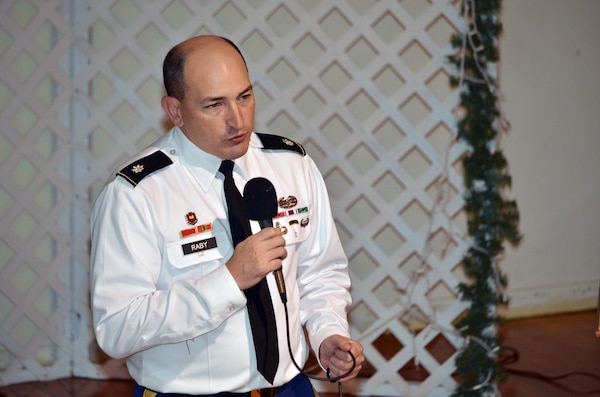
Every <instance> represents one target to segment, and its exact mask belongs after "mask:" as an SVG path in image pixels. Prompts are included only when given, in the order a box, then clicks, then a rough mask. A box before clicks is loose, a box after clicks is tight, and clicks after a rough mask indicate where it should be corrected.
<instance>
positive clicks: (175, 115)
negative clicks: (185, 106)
mask: <svg viewBox="0 0 600 397" xmlns="http://www.w3.org/2000/svg"><path fill="white" fill-rule="evenodd" d="M160 105H161V106H162V108H163V110H164V111H165V113H166V114H167V116H169V119H171V122H172V123H173V125H175V126H177V127H182V126H183V117H182V116H181V103H180V102H179V100H178V99H176V98H173V97H171V96H164V97H163V98H162V99H161V101H160Z"/></svg>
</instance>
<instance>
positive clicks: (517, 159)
mask: <svg viewBox="0 0 600 397" xmlns="http://www.w3.org/2000/svg"><path fill="white" fill-rule="evenodd" d="M503 11H504V12H503V23H504V34H503V36H502V41H501V57H502V58H501V62H500V79H501V87H502V92H503V93H504V95H505V101H504V111H505V112H506V116H507V117H508V119H509V121H510V123H511V125H512V128H511V131H510V133H509V135H508V137H506V138H504V140H503V146H504V148H505V155H506V156H507V158H508V162H509V164H510V172H511V174H512V176H513V189H512V194H513V195H514V197H515V198H516V200H517V202H518V204H519V208H520V211H521V226H520V228H521V231H522V233H523V234H524V239H523V241H522V243H521V245H520V246H519V247H518V248H516V249H514V250H509V251H508V253H507V256H506V260H505V261H504V268H505V270H506V271H507V273H508V276H509V294H510V296H511V298H512V303H511V305H510V310H509V313H510V315H513V316H523V315H530V314H546V313H553V312H558V311H565V310H578V309H585V308H591V307H596V303H597V296H598V284H599V280H600V259H599V258H600V244H599V236H600V200H599V195H600V173H598V170H599V169H600V155H598V150H599V149H600V127H599V122H600V113H599V103H600V79H599V78H598V76H597V73H598V72H599V71H600V46H599V45H598V39H599V38H600V26H599V25H598V23H597V16H598V15H599V13H600V2H598V1H595V0H570V1H564V0H538V1H532V0H528V1H506V2H504V9H503Z"/></svg>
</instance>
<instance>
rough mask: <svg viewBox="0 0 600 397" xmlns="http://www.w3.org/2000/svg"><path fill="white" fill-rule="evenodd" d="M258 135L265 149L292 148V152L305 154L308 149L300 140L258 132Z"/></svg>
mask: <svg viewBox="0 0 600 397" xmlns="http://www.w3.org/2000/svg"><path fill="white" fill-rule="evenodd" d="M256 135H258V137H259V138H260V140H261V142H262V144H263V146H264V148H265V149H269V150H291V151H292V152H296V153H300V154H301V155H303V156H305V155H306V151H305V150H304V147H303V146H302V145H301V144H299V143H298V142H294V141H292V140H291V139H288V138H285V137H282V136H279V135H271V134H263V133H260V132H257V133H256Z"/></svg>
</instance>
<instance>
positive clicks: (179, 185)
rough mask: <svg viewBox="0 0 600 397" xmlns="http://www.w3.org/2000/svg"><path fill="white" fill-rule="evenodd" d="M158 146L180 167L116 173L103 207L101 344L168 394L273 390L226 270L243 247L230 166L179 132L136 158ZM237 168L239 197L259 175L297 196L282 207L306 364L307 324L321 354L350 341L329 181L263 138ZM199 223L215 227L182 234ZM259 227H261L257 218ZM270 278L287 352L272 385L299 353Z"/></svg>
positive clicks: (96, 274)
mask: <svg viewBox="0 0 600 397" xmlns="http://www.w3.org/2000/svg"><path fill="white" fill-rule="evenodd" d="M157 150H161V151H163V152H164V153H165V154H167V155H168V156H169V158H170V159H171V160H172V161H173V164H171V165H169V166H167V167H165V168H162V169H160V170H158V171H156V172H155V173H153V174H151V175H148V176H146V177H145V178H144V179H143V180H142V181H141V182H140V183H139V184H138V185H137V186H135V187H134V186H132V184H131V183H129V182H127V180H126V179H125V178H121V177H116V178H114V179H113V180H111V181H110V182H109V183H108V184H107V186H106V187H105V188H104V189H103V190H102V192H101V193H100V195H99V197H98V199H97V201H96V204H95V206H94V210H93V214H92V255H91V263H92V268H91V290H92V313H93V322H94V330H95V332H96V338H97V340H98V343H99V345H100V347H101V348H102V349H103V350H104V351H105V352H106V353H107V354H108V355H110V356H112V357H115V358H124V357H126V358H127V366H128V369H129V372H130V374H131V375H132V377H133V378H134V379H135V380H136V381H137V382H138V383H139V384H141V385H143V386H144V387H147V388H149V389H153V390H156V391H159V392H173V393H187V394H212V393H217V392H221V391H231V392H245V391H249V390H252V389H257V388H264V387H271V385H270V384H269V383H268V382H267V381H266V380H265V379H264V378H263V377H262V376H261V375H260V373H259V372H258V371H257V369H256V359H255V353H254V346H253V343H252V333H251V329H250V324H249V320H248V314H247V311H246V299H245V297H244V294H243V292H242V291H240V289H239V288H238V286H237V284H236V282H235V281H234V279H233V277H232V276H231V274H230V273H229V271H228V270H227V268H226V266H224V264H225V263H226V262H227V260H228V259H229V258H230V257H231V255H232V254H233V245H232V242H231V237H230V232H229V224H228V222H227V208H226V204H225V198H224V196H223V177H222V175H221V174H219V173H218V172H217V170H218V168H219V165H220V163H221V159H219V158H217V157H215V156H212V155H210V154H207V153H205V152H203V151H202V150H200V149H199V148H198V147H196V146H195V145H194V144H192V143H191V142H190V141H189V140H188V139H187V138H186V137H185V135H183V133H182V132H181V130H180V129H179V128H177V127H175V128H173V129H172V130H171V131H170V132H169V133H167V134H166V135H165V136H163V137H161V138H160V139H159V140H158V141H156V142H155V143H154V144H153V145H152V146H151V147H149V148H148V149H146V150H145V151H143V152H142V153H140V154H139V155H138V156H137V157H135V158H134V159H132V161H133V160H136V159H139V158H142V157H144V156H146V155H148V154H151V153H153V152H155V151H157ZM235 164H236V166H235V168H234V170H233V174H234V179H235V181H236V185H237V186H238V188H239V190H240V191H243V186H244V185H245V183H246V182H247V181H248V180H249V179H251V178H254V177H257V176H261V177H265V178H267V179H269V180H270V181H271V182H272V183H273V185H274V186H275V190H276V193H277V197H278V198H284V199H285V198H288V197H294V198H295V199H296V200H297V205H296V206H295V207H294V208H290V209H281V208H280V209H279V210H280V211H281V214H280V215H279V216H278V217H277V218H276V219H274V224H275V226H279V227H281V228H282V230H285V231H286V234H285V235H284V238H285V240H286V249H287V252H288V256H287V258H286V259H285V260H284V261H283V274H284V278H285V282H286V287H287V296H288V309H289V313H290V335H291V338H290V339H291V347H292V351H293V353H294V357H295V359H296V361H297V362H298V363H299V364H300V365H301V366H302V365H303V364H304V363H305V361H306V359H307V357H308V344H307V341H306V340H305V338H304V333H303V331H302V325H305V326H306V330H307V333H308V335H309V339H310V344H311V345H312V346H314V347H315V349H318V347H319V346H320V344H321V342H322V341H323V340H324V339H325V338H326V337H328V336H330V335H333V334H340V335H344V336H349V333H348V324H347V320H346V308H347V306H348V305H349V304H350V296H349V293H348V288H349V285H350V280H349V277H348V273H347V259H346V256H345V254H344V252H343V249H342V246H341V243H340V240H339V237H338V234H337V231H336V229H335V225H334V222H333V217H332V214H331V209H330V205H329V200H328V196H327V192H326V188H325V184H324V182H323V179H322V177H321V174H320V173H319V171H318V170H317V167H316V165H315V164H314V162H313V160H312V159H311V158H310V157H309V156H302V155H299V154H298V153H294V152H291V151H279V150H265V149H264V148H263V145H262V143H261V141H260V138H259V137H258V136H257V135H256V134H253V135H252V137H251V141H250V147H249V149H248V152H247V153H246V154H245V155H244V156H243V157H241V158H239V159H236V160H235ZM194 220H195V221H196V222H195V223H194V224H193V225H192V224H190V223H189V222H190V221H191V222H193V221H194ZM198 225H208V226H209V227H207V228H196V230H195V232H193V233H191V234H190V233H187V234H186V233H182V231H184V230H189V229H190V228H192V229H193V228H195V227H196V226H198ZM251 226H252V229H253V232H255V233H256V232H258V231H259V230H260V226H259V225H258V223H257V222H255V221H251ZM209 243H210V244H209ZM184 247H187V249H184ZM211 247H212V248H211ZM267 282H268V284H269V288H270V289H271V295H272V298H273V305H274V309H275V315H276V318H277V327H278V330H277V331H278V338H279V344H280V346H281V348H280V365H279V368H278V372H277V374H276V377H275V381H274V385H273V386H279V385H282V384H284V383H286V382H287V381H289V380H291V379H292V378H293V377H294V376H295V375H296V374H297V373H298V370H297V369H296V368H295V367H294V365H293V364H292V362H291V360H290V358H289V353H288V349H287V338H286V327H285V314H284V308H283V304H282V302H281V300H280V298H279V295H278V293H277V287H276V284H275V280H274V278H273V275H272V274H269V275H268V276H267Z"/></svg>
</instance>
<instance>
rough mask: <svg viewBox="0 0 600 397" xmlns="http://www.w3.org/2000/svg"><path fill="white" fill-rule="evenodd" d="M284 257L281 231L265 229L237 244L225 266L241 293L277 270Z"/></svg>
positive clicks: (285, 251)
mask: <svg viewBox="0 0 600 397" xmlns="http://www.w3.org/2000/svg"><path fill="white" fill-rule="evenodd" d="M286 256H287V250H286V249H285V239H284V238H283V235H282V232H281V230H280V229H278V228H274V227H267V228H265V229H262V230H261V231H259V232H258V233H256V234H253V235H251V236H249V237H248V238H246V239H245V240H244V241H242V242H241V243H239V244H238V245H237V246H236V247H235V251H234V252H233V256H232V257H231V258H230V259H229V261H227V263H226V264H225V266H227V269H228V270H229V272H230V273H231V275H232V276H233V278H234V280H235V281H236V283H237V285H238V287H240V290H242V291H243V290H245V289H248V288H250V287H253V286H255V285H256V284H258V282H259V281H260V280H262V279H263V278H264V277H265V276H266V275H267V274H268V273H270V272H272V271H274V270H277V269H279V268H280V267H281V264H282V262H283V260H284V259H285V258H286Z"/></svg>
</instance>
